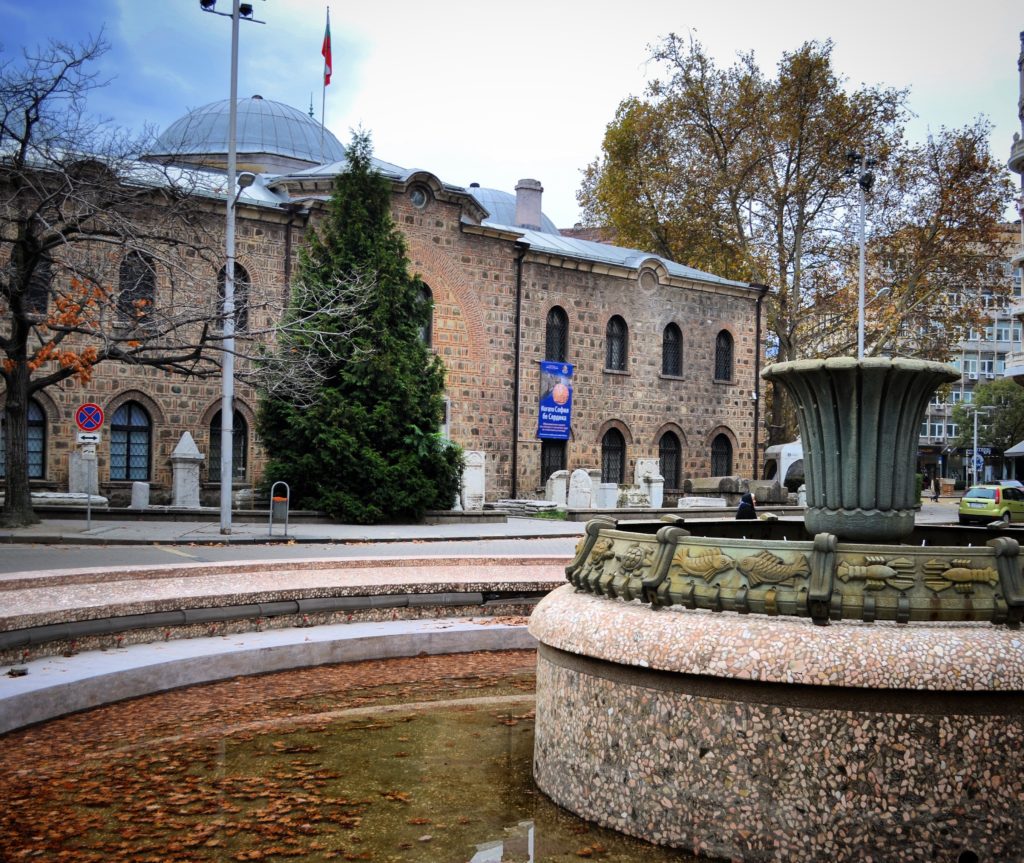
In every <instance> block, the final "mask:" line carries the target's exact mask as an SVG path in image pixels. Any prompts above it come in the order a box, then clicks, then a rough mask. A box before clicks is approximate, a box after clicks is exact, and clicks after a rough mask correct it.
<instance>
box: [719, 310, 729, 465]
mask: <svg viewBox="0 0 1024 863" xmlns="http://www.w3.org/2000/svg"><path fill="white" fill-rule="evenodd" d="M715 380H716V381H731V380H732V336H731V335H730V334H729V332H728V330H722V331H721V332H720V333H719V334H718V337H717V338H716V339H715ZM715 476H725V474H715Z"/></svg>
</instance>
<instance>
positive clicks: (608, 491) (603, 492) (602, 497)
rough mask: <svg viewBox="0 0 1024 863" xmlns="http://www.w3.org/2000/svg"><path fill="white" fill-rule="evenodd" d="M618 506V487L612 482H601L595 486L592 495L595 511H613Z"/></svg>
mask: <svg viewBox="0 0 1024 863" xmlns="http://www.w3.org/2000/svg"><path fill="white" fill-rule="evenodd" d="M618 505H619V486H618V484H617V483H614V482H602V483H600V484H599V485H598V486H597V493H596V494H595V495H594V506H595V507H597V509H615V508H616V507H618Z"/></svg>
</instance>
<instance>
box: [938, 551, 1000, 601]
mask: <svg viewBox="0 0 1024 863" xmlns="http://www.w3.org/2000/svg"><path fill="white" fill-rule="evenodd" d="M924 571H925V572H926V573H927V575H925V577H924V583H925V584H926V585H927V586H928V587H929V588H931V589H932V590H934V591H935V592H936V593H939V592H940V591H943V590H946V589H947V588H950V587H952V588H953V589H954V590H955V591H956V592H957V593H974V586H975V585H976V584H987V585H988V586H989V587H995V586H996V585H997V584H999V573H998V572H997V571H996V570H995V569H994V568H992V567H991V566H989V567H985V568H983V569H982V568H973V567H972V566H971V561H970V560H965V559H961V560H951V561H949V562H948V563H947V562H946V561H944V560H929V561H928V562H927V563H926V564H925V565H924Z"/></svg>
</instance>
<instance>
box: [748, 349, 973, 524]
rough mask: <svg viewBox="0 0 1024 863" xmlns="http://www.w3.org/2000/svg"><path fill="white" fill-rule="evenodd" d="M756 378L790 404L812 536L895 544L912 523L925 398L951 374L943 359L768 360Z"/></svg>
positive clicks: (956, 376) (954, 377)
mask: <svg viewBox="0 0 1024 863" xmlns="http://www.w3.org/2000/svg"><path fill="white" fill-rule="evenodd" d="M761 376H762V377H763V378H764V379H765V380H768V381H774V382H777V383H778V384H780V385H781V386H782V387H783V388H784V389H785V390H786V392H788V393H789V395H790V396H791V397H792V398H793V401H794V403H795V404H796V407H797V420H798V422H799V424H800V437H801V439H802V441H803V448H804V476H805V477H806V482H807V513H806V515H805V516H804V523H805V524H806V526H807V529H808V531H810V532H811V533H812V534H817V533H831V534H835V535H836V536H837V537H840V538H841V539H847V540H855V541H863V540H876V541H887V540H898V539H902V538H903V537H905V536H907V535H909V534H910V532H911V531H912V530H913V529H914V513H915V510H916V507H917V489H916V484H915V473H916V466H917V441H918V434H919V428H920V425H921V420H922V419H923V418H924V414H925V410H926V408H927V406H928V400H929V398H931V395H932V393H933V392H934V391H935V389H936V388H937V387H938V386H939V385H940V384H944V383H949V382H951V381H954V380H958V379H959V377H960V375H959V374H958V373H957V371H956V370H955V369H954V368H953V367H952V366H948V365H945V364H943V363H935V362H927V361H925V360H911V359H883V358H868V359H863V360H857V359H854V358H852V357H840V358H834V359H827V360H797V361H795V362H788V363H777V364H775V365H773V366H769V367H768V368H767V369H765V370H764V371H763V372H762V373H761Z"/></svg>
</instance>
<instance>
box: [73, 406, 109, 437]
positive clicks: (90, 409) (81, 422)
mask: <svg viewBox="0 0 1024 863" xmlns="http://www.w3.org/2000/svg"><path fill="white" fill-rule="evenodd" d="M75 423H76V424H77V425H78V427H79V428H80V429H81V430H82V431H84V432H94V431H96V429H98V428H99V427H100V426H101V425H103V408H101V407H100V406H99V405H95V404H93V403H92V402H86V403H85V404H84V405H79V407H78V410H77V411H75Z"/></svg>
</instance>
